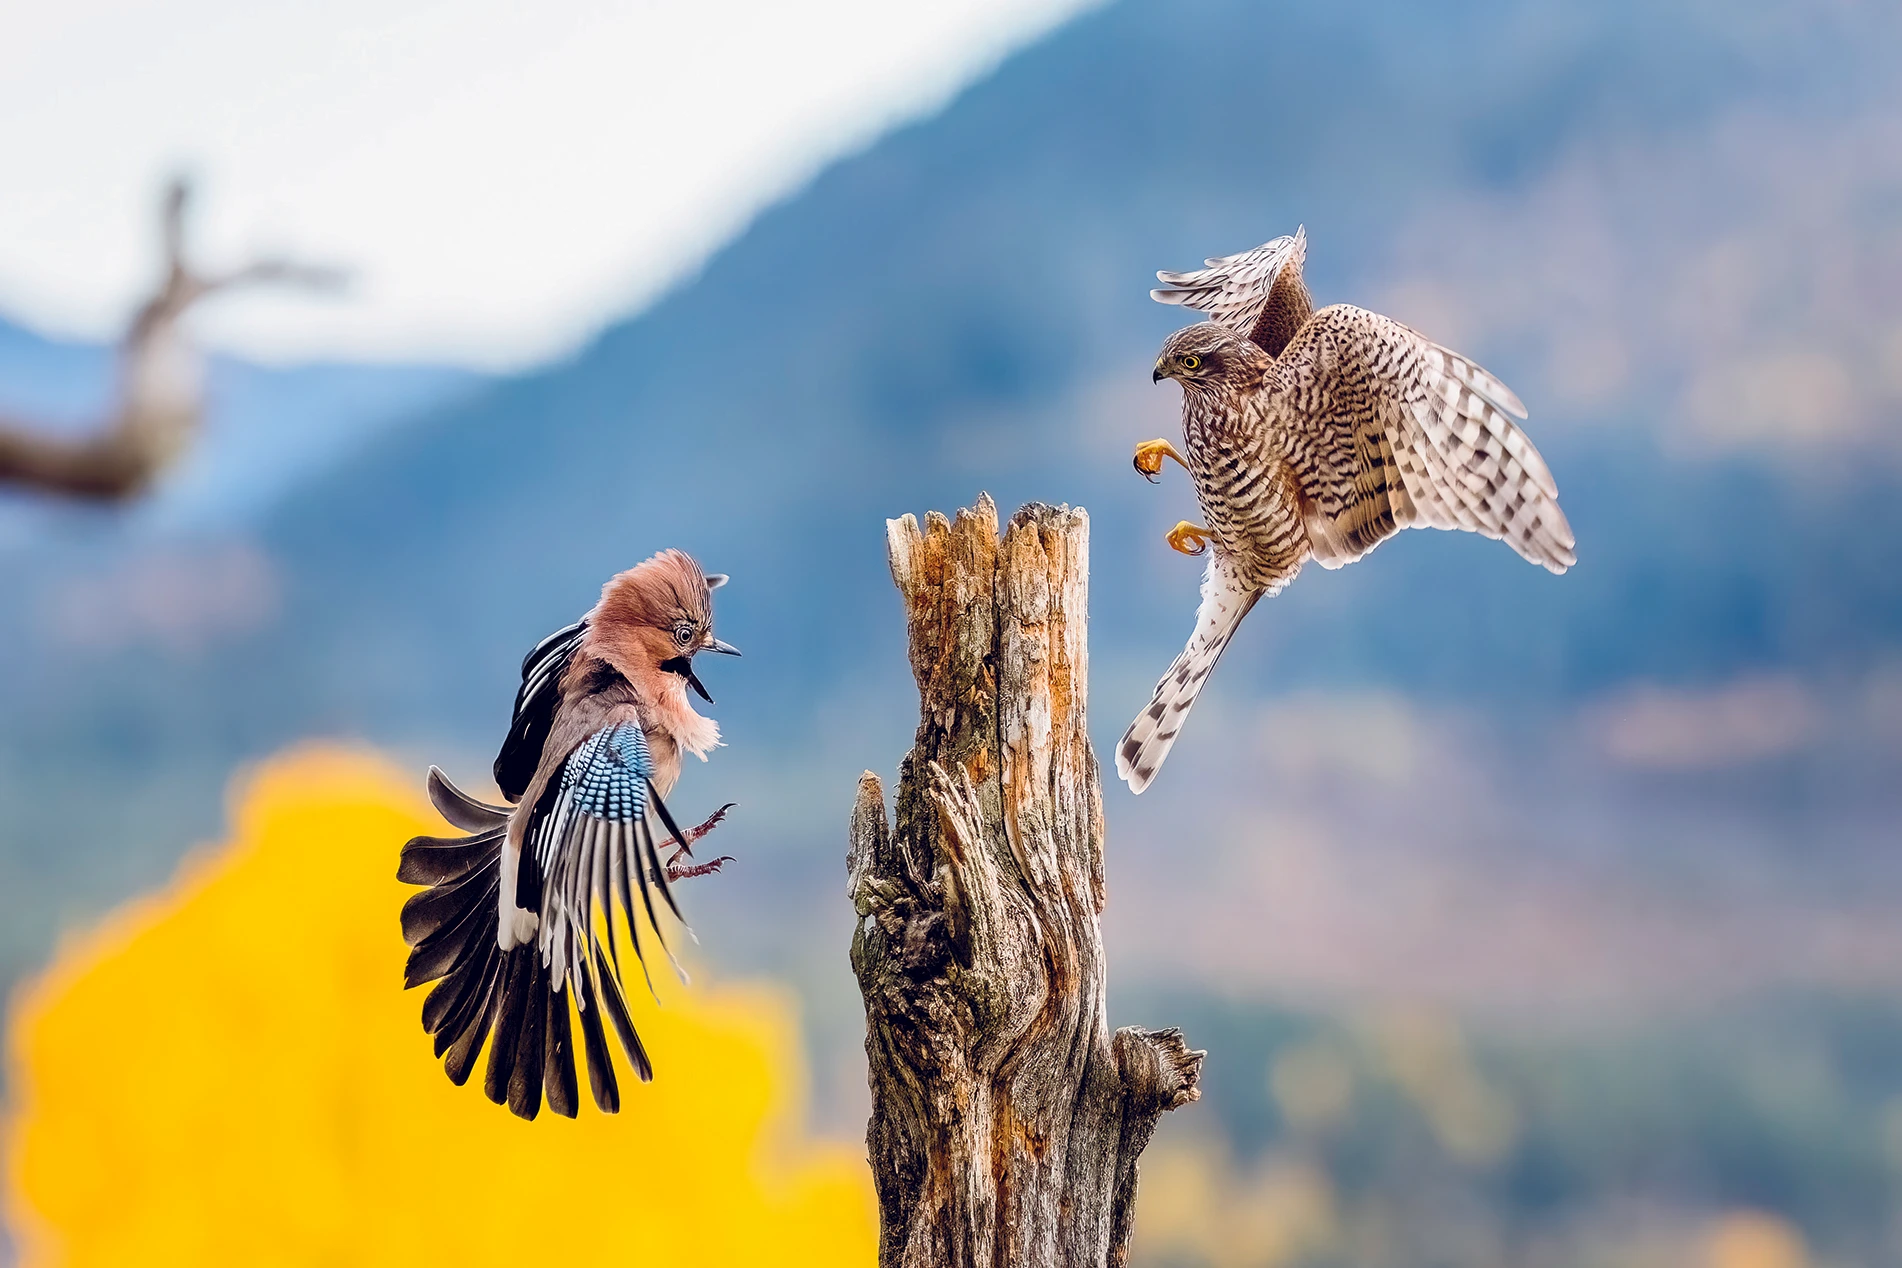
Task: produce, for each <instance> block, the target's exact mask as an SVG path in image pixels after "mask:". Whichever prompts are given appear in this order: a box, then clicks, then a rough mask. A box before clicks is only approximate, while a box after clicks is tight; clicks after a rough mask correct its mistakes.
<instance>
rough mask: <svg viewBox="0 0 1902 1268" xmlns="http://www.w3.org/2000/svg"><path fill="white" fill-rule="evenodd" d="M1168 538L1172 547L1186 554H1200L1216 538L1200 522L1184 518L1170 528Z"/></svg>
mask: <svg viewBox="0 0 1902 1268" xmlns="http://www.w3.org/2000/svg"><path fill="white" fill-rule="evenodd" d="M1168 540H1169V545H1170V547H1171V549H1174V550H1179V551H1181V552H1182V553H1183V554H1185V555H1199V554H1201V553H1202V552H1204V551H1206V550H1207V549H1208V548H1209V543H1210V542H1211V541H1213V540H1214V536H1213V535H1212V534H1211V533H1210V532H1209V530H1208V529H1206V528H1203V527H1202V526H1201V525H1200V524H1191V523H1189V521H1187V520H1183V521H1182V522H1181V523H1179V524H1177V525H1176V526H1175V527H1174V528H1172V529H1170V530H1169V532H1168Z"/></svg>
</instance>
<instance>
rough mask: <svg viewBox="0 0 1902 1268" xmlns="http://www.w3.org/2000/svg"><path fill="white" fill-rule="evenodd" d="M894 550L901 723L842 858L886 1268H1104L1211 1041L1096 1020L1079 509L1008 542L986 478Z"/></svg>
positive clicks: (1097, 971) (1094, 791)
mask: <svg viewBox="0 0 1902 1268" xmlns="http://www.w3.org/2000/svg"><path fill="white" fill-rule="evenodd" d="M888 546H889V550H890V556H891V567H892V576H893V578H894V579H895V580H896V581H897V583H898V589H899V591H900V592H901V593H902V594H903V595H904V600H905V607H906V612H907V615H908V618H909V624H910V630H911V664H912V671H913V673H914V674H915V676H916V677H917V680H918V694H919V723H918V735H917V741H916V743H915V744H914V746H913V748H912V750H911V753H910V754H909V755H908V756H907V757H906V758H905V760H904V763H903V765H902V766H901V767H900V773H899V783H898V797H897V807H896V809H897V820H896V824H895V827H894V826H892V825H888V824H887V822H886V817H885V804H884V795H883V790H882V789H881V788H880V785H879V781H878V777H877V776H876V775H873V774H871V773H870V772H867V773H866V774H865V775H864V776H863V777H862V778H861V779H860V781H859V793H858V804H857V807H856V808H855V810H854V811H853V815H852V827H851V846H850V851H849V853H848V855H847V868H848V871H849V874H850V882H849V891H848V892H849V893H850V895H851V898H852V903H853V906H854V908H855V909H856V910H857V912H858V915H859V922H858V928H857V931H856V933H855V934H854V936H853V939H852V967H853V969H854V970H855V971H856V972H857V974H858V980H859V987H860V989H861V990H862V991H863V993H864V996H865V1020H866V1039H865V1051H866V1055H867V1057H868V1058H869V1061H870V1066H871V1084H872V1102H873V1103H872V1119H871V1125H870V1127H869V1129H868V1132H867V1137H866V1143H867V1145H868V1146H869V1149H870V1155H871V1163H872V1171H873V1175H874V1178H875V1180H876V1183H877V1186H878V1199H879V1209H880V1221H881V1227H880V1242H879V1264H880V1266H881V1268H899V1266H900V1265H903V1266H905V1268H940V1266H949V1265H959V1266H962V1265H972V1266H976V1265H987V1266H988V1265H1000V1266H1001V1265H1010V1266H1011V1268H1046V1266H1047V1268H1055V1266H1056V1265H1065V1266H1070V1265H1103V1264H1121V1263H1122V1262H1124V1258H1125V1255H1126V1253H1127V1243H1128V1239H1129V1228H1130V1218H1131V1214H1132V1208H1133V1206H1134V1202H1135V1193H1136V1159H1137V1156H1138V1155H1139V1154H1140V1153H1141V1152H1142V1150H1143V1147H1144V1146H1145V1145H1146V1144H1147V1143H1148V1141H1149V1135H1150V1132H1151V1131H1153V1130H1154V1128H1155V1124H1156V1120H1157V1119H1158V1118H1159V1117H1160V1116H1161V1114H1162V1112H1163V1111H1164V1110H1168V1109H1174V1108H1175V1107H1176V1106H1178V1105H1181V1104H1183V1103H1185V1102H1187V1101H1192V1100H1194V1099H1196V1097H1197V1095H1198V1093H1197V1089H1196V1081H1197V1078H1198V1077H1199V1075H1200V1072H1201V1063H1202V1057H1203V1054H1202V1053H1200V1052H1192V1051H1190V1050H1189V1049H1188V1048H1187V1046H1186V1045H1185V1044H1184V1043H1183V1041H1182V1035H1181V1032H1179V1031H1176V1030H1162V1031H1150V1030H1143V1029H1141V1028H1139V1027H1135V1026H1129V1027H1125V1028H1123V1029H1122V1030H1120V1031H1117V1032H1116V1034H1115V1036H1114V1038H1112V1037H1111V1035H1110V1031H1109V1027H1108V1024H1107V1021H1106V1017H1105V1008H1104V979H1105V970H1104V960H1103V942H1102V937H1101V935H1100V932H1099V929H1098V917H1099V915H1100V914H1101V912H1102V909H1103V898H1104V876H1103V800H1102V790H1101V787H1100V786H1099V784H1098V782H1097V766H1096V755H1095V753H1094V751H1093V750H1092V749H1091V747H1090V737H1089V732H1088V729H1087V727H1086V725H1085V708H1084V706H1085V700H1086V697H1087V695H1088V686H1089V653H1088V648H1087V642H1086V633H1087V620H1088V611H1087V604H1088V594H1089V517H1088V516H1087V515H1086V514H1085V513H1084V512H1083V511H1081V510H1070V509H1069V508H1067V507H1064V508H1054V509H1053V508H1051V507H1048V506H1041V505H1031V506H1027V507H1025V508H1024V509H1023V510H1021V511H1019V512H1018V513H1017V514H1016V515H1015V516H1014V517H1013V518H1012V519H1011V522H1010V525H1009V527H1008V530H1007V531H1006V532H1005V534H1004V536H1003V539H1002V540H1001V541H1000V540H999V538H998V532H997V508H996V507H995V506H994V505H993V504H992V503H991V500H990V498H989V497H988V496H983V497H980V498H979V500H978V504H977V506H976V507H975V508H974V509H967V510H963V511H959V512H958V516H957V522H956V523H955V524H954V523H951V522H949V521H947V520H946V519H945V517H944V516H942V515H940V514H938V513H937V512H935V511H934V512H932V513H931V514H930V515H928V516H926V518H925V527H924V529H923V530H922V531H920V529H919V527H918V522H917V520H915V519H914V518H913V517H911V516H909V515H907V516H905V517H904V518H903V519H898V520H892V521H890V523H889V525H888Z"/></svg>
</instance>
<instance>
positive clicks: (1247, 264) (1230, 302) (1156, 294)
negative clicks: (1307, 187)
mask: <svg viewBox="0 0 1902 1268" xmlns="http://www.w3.org/2000/svg"><path fill="white" fill-rule="evenodd" d="M1307 254H1308V236H1307V230H1306V229H1305V228H1302V229H1296V230H1295V231H1294V234H1293V236H1292V237H1288V236H1284V237H1280V238H1276V239H1275V240H1274V241H1272V242H1264V243H1262V244H1261V245H1260V246H1258V247H1256V248H1255V249H1254V250H1252V251H1243V252H1241V253H1239V254H1237V255H1225V256H1222V257H1220V258H1218V259H1212V260H1208V261H1205V264H1206V266H1207V267H1205V268H1200V269H1197V270H1195V271H1194V272H1193V273H1163V272H1159V273H1157V274H1156V280H1157V281H1159V282H1162V283H1163V286H1161V287H1158V288H1157V289H1156V290H1153V291H1150V292H1149V297H1150V298H1151V299H1153V300H1155V301H1156V302H1157V303H1159V304H1181V305H1182V306H1183V307H1185V308H1193V309H1195V310H1196V311H1198V312H1204V313H1207V314H1208V315H1209V320H1210V321H1217V322H1220V323H1221V324H1222V325H1224V326H1227V327H1228V328H1229V329H1230V330H1232V331H1234V332H1235V333H1236V334H1238V335H1240V336H1241V337H1242V338H1244V339H1252V340H1254V341H1255V342H1256V343H1258V344H1260V345H1261V346H1262V347H1264V348H1266V349H1267V351H1268V355H1270V356H1279V355H1280V354H1281V347H1280V346H1270V345H1271V344H1278V345H1285V344H1286V343H1287V341H1288V339H1289V338H1290V337H1291V336H1292V335H1293V334H1294V332H1295V331H1296V330H1297V329H1298V328H1299V327H1300V325H1301V322H1303V321H1305V320H1306V319H1307V316H1308V313H1307V311H1306V309H1307V291H1306V287H1305V286H1303V285H1302V283H1301V265H1302V262H1303V261H1304V260H1306V259H1307ZM1277 283H1280V284H1281V286H1282V293H1281V295H1280V296H1279V297H1278V298H1279V299H1280V300H1282V301H1283V302H1284V303H1286V304H1287V305H1288V306H1290V307H1293V308H1298V309H1299V310H1300V311H1298V312H1294V313H1291V314H1289V316H1290V317H1291V318H1292V320H1290V321H1282V322H1275V321H1264V320H1263V319H1264V318H1265V317H1267V316H1268V315H1269V313H1268V300H1269V297H1270V296H1271V295H1275V292H1276V285H1277ZM1296 291H1298V292H1299V297H1298V300H1297V297H1296V295H1295V294H1294V292H1296ZM1271 328H1278V338H1276V337H1274V336H1271V335H1270V333H1269V331H1270V329H1271Z"/></svg>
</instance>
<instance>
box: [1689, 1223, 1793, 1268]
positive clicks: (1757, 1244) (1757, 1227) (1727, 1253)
mask: <svg viewBox="0 0 1902 1268" xmlns="http://www.w3.org/2000/svg"><path fill="white" fill-rule="evenodd" d="M1704 1262H1705V1263H1706V1264H1707V1265H1709V1268H1806V1266H1807V1265H1808V1264H1809V1262H1810V1257H1809V1252H1808V1251H1807V1250H1806V1249H1805V1248H1804V1245H1803V1234H1802V1233H1800V1232H1798V1231H1797V1230H1796V1228H1795V1227H1793V1226H1792V1225H1791V1224H1790V1223H1789V1221H1787V1220H1784V1219H1782V1218H1780V1217H1778V1216H1775V1215H1770V1214H1768V1213H1766V1212H1763V1211H1732V1212H1730V1213H1729V1214H1728V1215H1725V1216H1723V1217H1722V1218H1721V1219H1719V1220H1717V1221H1716V1222H1715V1223H1714V1224H1713V1225H1712V1226H1711V1230H1710V1235H1709V1237H1708V1239H1707V1242H1706V1248H1705V1254H1704Z"/></svg>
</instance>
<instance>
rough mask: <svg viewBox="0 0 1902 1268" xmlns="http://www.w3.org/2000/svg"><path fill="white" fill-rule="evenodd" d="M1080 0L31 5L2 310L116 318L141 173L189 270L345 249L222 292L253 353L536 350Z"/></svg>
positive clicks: (106, 325) (513, 361)
mask: <svg viewBox="0 0 1902 1268" xmlns="http://www.w3.org/2000/svg"><path fill="white" fill-rule="evenodd" d="M1086 3H1088V0H905V2H904V3H891V2H890V0H800V2H799V3H785V2H784V0H777V2H776V0H693V2H692V3H687V2H685V0H673V2H664V3H653V2H648V3H639V2H636V0H620V2H619V3H606V2H604V0H559V2H544V3H536V4H529V3H523V2H520V0H516V2H510V0H454V2H453V3H452V2H450V0H321V3H320V2H316V0H300V2H295V3H286V2H268V3H261V2H260V0H59V2H58V3H39V4H29V3H15V4H9V5H6V6H5V7H4V12H0V313H4V314H5V315H7V316H10V317H13V318H15V319H18V320H24V321H26V322H28V323H30V324H32V325H34V326H36V327H38V328H40V329H43V330H47V331H51V332H55V333H62V334H78V335H85V336H89V337H106V336H109V335H111V334H113V333H114V332H116V331H117V330H118V328H119V327H120V326H121V324H122V323H123V321H124V319H125V317H126V315H127V312H128V309H129V308H130V306H131V305H132V304H133V303H134V302H135V300H136V299H137V296H138V293H139V292H140V291H141V290H142V289H143V288H145V287H146V286H147V285H148V284H149V281H150V278H151V275H152V271H153V269H154V267H155V262H156V259H157V256H156V246H155V241H154V239H155V227H154V226H155V211H154V206H155V200H156V197H157V191H158V189H159V186H160V184H161V182H162V180H163V179H164V177H165V175H166V174H167V173H169V172H172V171H175V170H181V169H183V170H187V171H190V172H192V173H195V174H196V176H197V178H198V180H199V187H200V193H201V196H200V198H199V204H198V214H197V216H196V218H195V221H194V225H193V228H194V238H195V241H196V244H197V246H198V247H199V250H200V252H201V254H203V255H204V256H205V257H207V258H208V259H210V260H212V261H213V262H220V261H224V262H235V261H237V260H238V259H240V258H241V257H243V256H244V255H246V254H247V253H248V252H250V251H253V250H260V249H269V250H284V251H295V252H296V253H298V254H300V255H303V256H306V257H309V258H312V259H320V260H324V261H336V262H340V263H343V264H347V265H349V266H351V267H352V268H353V269H354V270H355V271H356V274H357V278H358V281H357V283H356V285H355V287H354V289H353V291H352V292H351V293H350V294H349V295H348V296H347V297H346V298H340V299H327V300H313V299H308V298H298V299H286V298H255V299H231V300H221V301H218V302H216V303H215V304H214V305H211V306H208V307H207V310H206V311H205V312H203V313H202V314H200V316H199V329H200V330H201V331H202V332H203V334H204V336H205V337H206V339H207V341H208V342H210V343H212V344H213V345H215V346H220V347H224V348H228V349H234V350H239V351H243V352H246V353H249V354H252V355H258V356H264V357H268V358H272V359H294V358H304V357H312V356H345V357H372V358H377V359H385V360H387V359H411V358H422V357H428V358H435V359H448V360H454V361H459V362H465V363H469V364H475V365H482V366H488V367H510V366H519V365H523V364H526V363H530V362H533V361H536V360H539V359H542V358H546V357H548V356H551V355H555V354H558V353H560V352H562V351H564V350H566V349H568V348H571V347H573V346H574V345H575V343H576V342H577V341H579V340H580V339H582V338H584V337H585V336H586V335H587V334H588V333H589V332H590V331H592V330H593V329H594V328H595V327H597V326H598V325H599V324H600V323H601V322H603V321H604V320H606V319H609V318H611V317H613V316H616V315H618V314H620V313H622V312H625V311H627V310H628V309H630V308H633V307H635V306H637V305H638V304H640V303H641V302H642V301H644V300H646V299H648V298H651V297H652V296H653V295H654V294H655V293H656V292H657V291H658V290H660V289H661V288H664V287H665V286H666V285H667V284H668V283H669V282H671V281H674V280H675V279H677V278H678V277H679V276H680V275H681V274H682V273H684V272H688V271H690V270H692V269H693V268H695V267H696V266H697V265H698V264H699V263H700V262H702V261H703V260H704V259H705V257H706V255H707V253H708V252H709V251H711V250H713V249H714V248H716V247H718V246H719V245H720V243H721V242H723V241H724V240H725V239H726V238H728V237H729V236H731V234H732V233H733V232H734V231H735V230H737V229H738V228H739V227H741V226H742V225H743V224H744V223H745V222H746V220H747V219H748V218H749V217H750V216H751V215H752V214H754V213H755V212H757V211H758V210H759V209H760V208H761V207H762V206H763V205H764V204H766V203H768V202H770V201H772V200H773V199H774V198H776V197H778V196H780V195H782V194H784V193H786V192H788V191H789V190H791V189H793V188H796V187H797V186H798V184H799V183H800V182H802V181H803V180H805V179H807V178H808V177H810V176H811V175H812V174H813V173H814V172H815V171H817V170H818V168H819V167H821V166H822V165H823V164H824V163H825V162H826V161H828V160H829V159H831V158H834V157H837V156H838V155H840V154H842V153H845V152H848V151H850V150H851V149H853V148H855V147H857V146H860V145H862V144H864V143H865V142H867V141H869V140H870V139H872V138H873V137H876V136H877V135H878V134H879V133H881V132H883V131H884V130H886V129H887V128H889V127H890V126H891V125H892V124H894V123H896V122H900V121H903V120H905V119H907V118H911V117H916V116H917V115H919V114H922V113H925V112H928V111H930V110H932V109H934V108H935V107H937V106H939V105H941V104H942V103H943V102H944V101H945V100H946V99H947V98H948V97H949V95H950V94H952V93H953V92H955V91H956V90H957V89H958V88H959V87H961V86H963V85H964V84H966V83H968V82H970V81H971V80H972V79H973V78H975V77H976V76H978V75H980V74H982V73H983V72H985V71H986V70H988V69H989V68H990V67H992V66H993V65H995V64H996V62H997V60H998V59H999V58H1000V57H1002V56H1003V55H1005V54H1007V53H1008V52H1009V51H1011V50H1012V49H1014V48H1016V47H1018V46H1020V45H1021V44H1022V43H1024V42H1025V41H1027V40H1030V39H1033V38H1035V37H1036V36H1037V35H1038V34H1041V33H1042V32H1044V31H1046V30H1048V29H1049V28H1050V27H1051V26H1053V25H1055V24H1056V23H1057V22H1059V21H1061V20H1062V19H1063V18H1064V17H1066V16H1068V15H1070V14H1071V13H1073V12H1075V11H1076V10H1078V9H1080V8H1082V7H1084V5H1085V4H1086Z"/></svg>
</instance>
